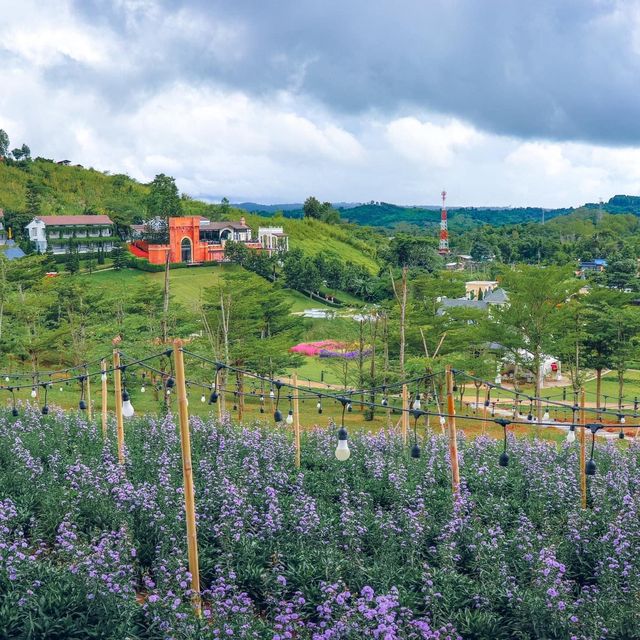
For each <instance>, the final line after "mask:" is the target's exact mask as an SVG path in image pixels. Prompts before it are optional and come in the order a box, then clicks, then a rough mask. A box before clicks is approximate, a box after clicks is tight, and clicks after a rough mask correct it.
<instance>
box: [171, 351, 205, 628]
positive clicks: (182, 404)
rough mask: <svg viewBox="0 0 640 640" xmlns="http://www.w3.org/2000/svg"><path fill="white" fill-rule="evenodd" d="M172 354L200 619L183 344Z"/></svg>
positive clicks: (193, 578) (189, 547)
mask: <svg viewBox="0 0 640 640" xmlns="http://www.w3.org/2000/svg"><path fill="white" fill-rule="evenodd" d="M173 353H174V362H175V370H176V386H177V387H178V415H179V417H180V443H181V447H182V475H183V478H184V508H185V513H186V520H187V552H188V555H189V572H190V573H191V591H192V592H193V596H192V602H193V608H194V610H195V613H196V616H198V617H200V616H201V615H202V608H201V602H200V570H199V567H198V534H197V531H196V502H195V493H194V488H193V468H192V466H191V438H190V435H189V408H188V406H187V386H186V380H185V374H184V357H183V354H182V340H174V342H173Z"/></svg>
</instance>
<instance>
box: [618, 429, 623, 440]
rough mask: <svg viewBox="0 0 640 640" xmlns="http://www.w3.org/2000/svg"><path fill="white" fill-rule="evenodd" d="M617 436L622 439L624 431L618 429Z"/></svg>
mask: <svg viewBox="0 0 640 640" xmlns="http://www.w3.org/2000/svg"><path fill="white" fill-rule="evenodd" d="M618 438H620V440H624V431H623V430H622V429H620V433H619V434H618Z"/></svg>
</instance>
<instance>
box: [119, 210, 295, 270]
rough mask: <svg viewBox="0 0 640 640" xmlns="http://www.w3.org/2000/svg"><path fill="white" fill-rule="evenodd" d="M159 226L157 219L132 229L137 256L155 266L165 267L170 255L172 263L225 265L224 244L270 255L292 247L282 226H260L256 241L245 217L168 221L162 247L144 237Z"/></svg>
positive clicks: (195, 218) (174, 219) (190, 218)
mask: <svg viewBox="0 0 640 640" xmlns="http://www.w3.org/2000/svg"><path fill="white" fill-rule="evenodd" d="M156 226H157V222H156V220H151V221H149V222H147V223H146V224H144V225H133V226H132V228H131V235H132V238H133V240H134V241H133V243H132V244H133V248H132V251H133V250H135V253H136V255H139V256H140V257H145V258H146V259H147V260H148V261H149V262H151V263H152V264H164V262H165V260H166V256H167V254H168V256H169V262H172V263H173V262H185V263H188V264H198V263H203V262H223V261H224V260H225V259H226V256H225V245H226V243H227V242H231V241H232V242H241V243H242V244H244V245H245V246H246V247H247V248H248V249H251V250H254V251H264V252H268V253H269V254H271V253H272V252H273V251H276V250H284V251H286V250H287V249H288V248H289V240H288V237H287V235H286V234H285V233H284V231H283V229H282V228H281V227H261V228H260V232H259V237H258V238H257V239H256V238H254V237H253V236H252V232H251V227H249V226H248V225H247V223H246V222H245V219H244V218H240V220H239V221H238V222H236V221H230V220H225V221H220V222H215V221H210V220H207V219H206V218H201V217H199V216H197V217H183V218H169V224H168V230H167V231H168V243H161V244H159V243H156V242H152V241H150V240H147V239H145V234H146V233H147V232H148V231H151V232H153V231H154V227H156ZM165 242H166V241H165Z"/></svg>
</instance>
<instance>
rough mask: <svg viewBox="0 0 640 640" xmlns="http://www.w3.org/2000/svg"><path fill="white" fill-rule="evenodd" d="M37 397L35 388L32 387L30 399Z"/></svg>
mask: <svg viewBox="0 0 640 640" xmlns="http://www.w3.org/2000/svg"><path fill="white" fill-rule="evenodd" d="M37 395H38V393H37V391H36V388H35V387H33V389H31V397H32V398H35V397H36V396H37Z"/></svg>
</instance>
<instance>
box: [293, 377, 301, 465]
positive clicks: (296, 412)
mask: <svg viewBox="0 0 640 640" xmlns="http://www.w3.org/2000/svg"><path fill="white" fill-rule="evenodd" d="M291 384H292V385H293V386H294V390H293V439H294V443H295V447H296V469H299V468H300V454H301V451H300V404H299V402H298V374H297V373H296V372H295V371H294V373H293V374H292V376H291Z"/></svg>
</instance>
